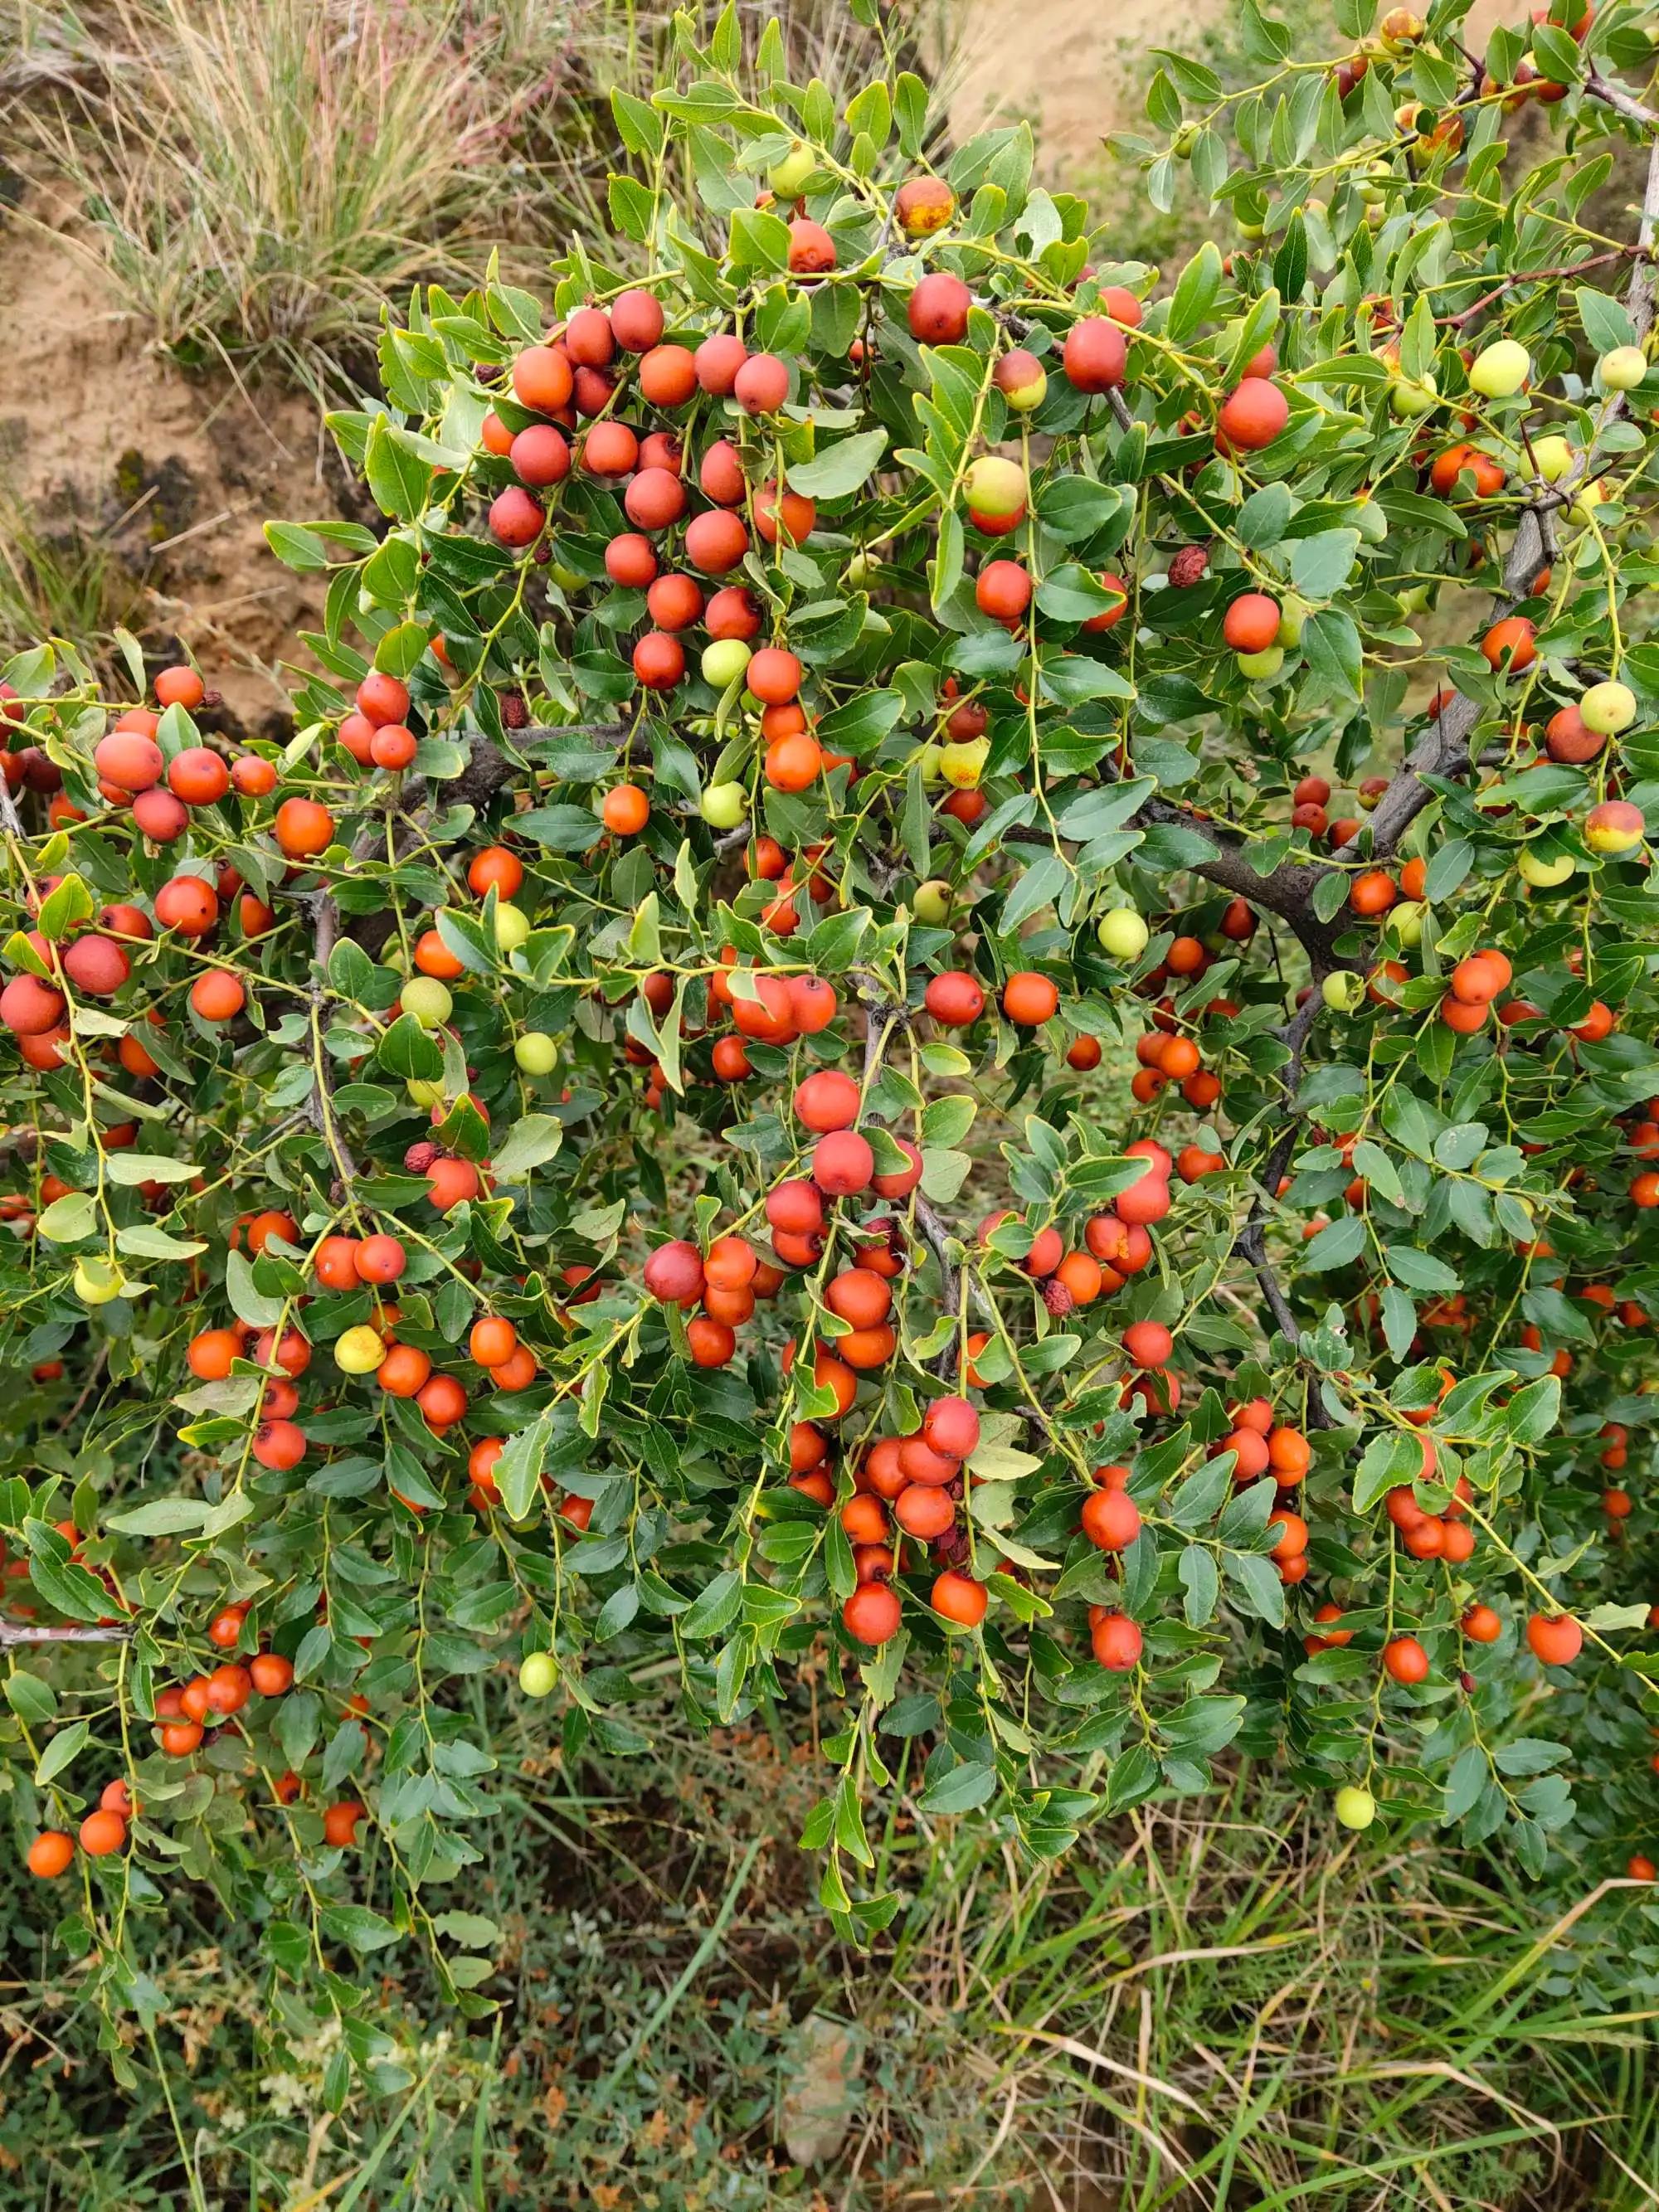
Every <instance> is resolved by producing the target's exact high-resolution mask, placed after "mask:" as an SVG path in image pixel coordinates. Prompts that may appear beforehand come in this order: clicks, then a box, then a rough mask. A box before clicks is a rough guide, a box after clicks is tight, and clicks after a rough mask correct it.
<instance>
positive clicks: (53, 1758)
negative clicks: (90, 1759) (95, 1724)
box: [34, 1721, 92, 1788]
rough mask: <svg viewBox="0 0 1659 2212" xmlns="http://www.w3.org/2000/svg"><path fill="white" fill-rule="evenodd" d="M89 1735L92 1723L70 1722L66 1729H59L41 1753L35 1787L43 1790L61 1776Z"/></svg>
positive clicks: (35, 1772) (36, 1769)
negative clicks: (55, 1777) (54, 1778)
mask: <svg viewBox="0 0 1659 2212" xmlns="http://www.w3.org/2000/svg"><path fill="white" fill-rule="evenodd" d="M91 1734H92V1723H90V1722H89V1721H71V1722H70V1724H69V1726H68V1727H67V1728H65V1729H58V1733H57V1735H55V1736H53V1738H52V1741H51V1742H50V1743H49V1744H48V1745H47V1746H46V1749H45V1750H44V1751H43V1752H42V1753H41V1754H40V1761H39V1763H38V1765H36V1767H35V1770H34V1779H35V1783H36V1784H37V1786H39V1787H40V1788H44V1787H45V1786H46V1784H47V1783H48V1782H50V1781H52V1778H53V1777H54V1776H56V1775H59V1774H61V1773H62V1772H63V1771H64V1768H65V1767H66V1766H68V1765H70V1764H71V1763H72V1762H73V1760H74V1759H75V1757H76V1753H78V1752H79V1751H80V1750H81V1748H82V1746H83V1745H84V1744H85V1742H86V1741H87V1739H88V1736H89V1735H91Z"/></svg>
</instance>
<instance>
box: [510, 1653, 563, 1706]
mask: <svg viewBox="0 0 1659 2212" xmlns="http://www.w3.org/2000/svg"><path fill="white" fill-rule="evenodd" d="M558 1679H559V1664H558V1662H557V1660H556V1659H555V1657H554V1656H553V1654H552V1653H551V1652H550V1651H528V1652H526V1654H525V1656H524V1657H523V1658H522V1659H521V1660H520V1662H519V1687H520V1689H521V1690H522V1691H523V1692H524V1693H525V1695H526V1698H547V1697H550V1696H551V1695H552V1693H553V1688H554V1686H555V1684H556V1682H557V1680H558Z"/></svg>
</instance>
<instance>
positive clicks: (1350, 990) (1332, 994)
mask: <svg viewBox="0 0 1659 2212" xmlns="http://www.w3.org/2000/svg"><path fill="white" fill-rule="evenodd" d="M1319 995H1320V997H1321V998H1322V1000H1324V1001H1325V1004H1326V1005H1327V1006H1328V1007H1329V1008H1330V1010H1331V1012H1333V1013H1334V1014H1357V1013H1358V1012H1359V1009H1360V1008H1361V1007H1362V1006H1364V1003H1365V979H1364V976H1363V975H1355V974H1354V972H1353V970H1352V968H1338V969H1334V971H1333V972H1332V973H1331V974H1330V975H1328V976H1326V978H1325V980H1324V981H1323V982H1322V984H1321V985H1320V987H1319Z"/></svg>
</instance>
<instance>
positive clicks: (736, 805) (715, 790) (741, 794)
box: [697, 648, 749, 829]
mask: <svg viewBox="0 0 1659 2212" xmlns="http://www.w3.org/2000/svg"><path fill="white" fill-rule="evenodd" d="M711 650H712V648H711ZM697 808H698V811H699V812H700V813H701V814H702V818H703V820H704V821H705V822H706V823H708V826H709V828H710V829H736V828H737V826H738V823H739V822H741V821H743V820H744V817H745V816H746V815H747V814H748V812H749V793H747V792H746V791H745V790H744V787H743V786H742V785H741V784H740V783H711V784H710V785H709V786H708V789H707V790H706V791H705V792H704V793H703V794H702V798H701V799H699V800H698V802H697Z"/></svg>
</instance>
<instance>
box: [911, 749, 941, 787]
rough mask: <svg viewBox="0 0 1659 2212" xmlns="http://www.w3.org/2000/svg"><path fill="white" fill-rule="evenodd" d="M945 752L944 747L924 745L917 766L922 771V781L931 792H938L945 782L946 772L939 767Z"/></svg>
mask: <svg viewBox="0 0 1659 2212" xmlns="http://www.w3.org/2000/svg"><path fill="white" fill-rule="evenodd" d="M944 752H945V748H944V746H943V745H933V744H928V745H924V746H923V747H922V749H921V758H920V760H919V761H918V762H917V763H916V765H917V766H918V767H919V768H920V769H921V780H922V782H923V784H924V785H925V786H926V787H927V789H928V790H929V791H933V790H936V789H937V788H938V787H939V785H940V784H941V783H943V782H944V781H945V771H944V769H942V768H941V767H940V766H939V762H940V760H941V759H942V757H943V756H944Z"/></svg>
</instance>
